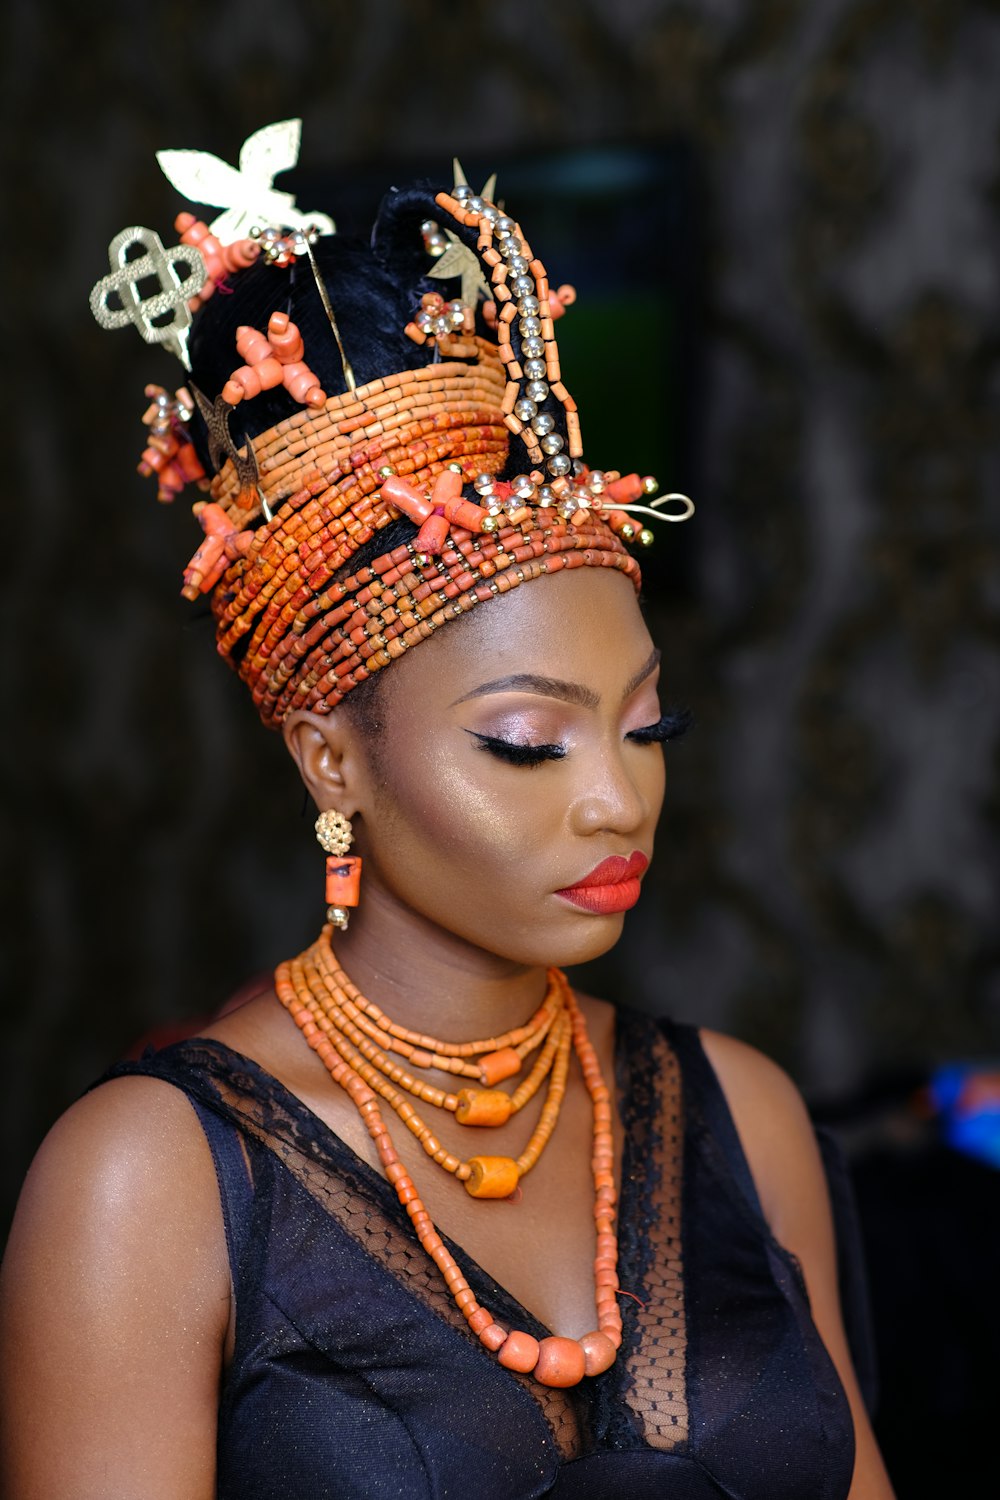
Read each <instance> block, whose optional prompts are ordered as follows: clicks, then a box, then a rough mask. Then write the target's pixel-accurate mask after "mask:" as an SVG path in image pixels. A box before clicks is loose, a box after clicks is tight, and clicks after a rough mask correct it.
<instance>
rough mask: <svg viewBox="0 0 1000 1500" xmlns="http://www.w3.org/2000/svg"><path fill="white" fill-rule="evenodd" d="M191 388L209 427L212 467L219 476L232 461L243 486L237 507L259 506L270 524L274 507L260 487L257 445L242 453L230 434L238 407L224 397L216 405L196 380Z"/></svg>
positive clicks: (245, 449)
mask: <svg viewBox="0 0 1000 1500" xmlns="http://www.w3.org/2000/svg"><path fill="white" fill-rule="evenodd" d="M188 389H189V391H190V392H191V394H192V396H193V397H194V399H195V401H196V402H197V405H198V410H199V411H200V412H201V414H202V416H203V418H204V419H205V426H206V427H207V428H208V456H209V459H210V461H211V464H212V467H213V468H214V469H215V471H216V473H218V472H219V470H220V469H221V468H222V467H223V465H224V464H225V462H226V460H227V459H231V460H232V464H233V468H234V469H235V470H236V480H237V483H238V484H239V496H238V499H237V502H236V503H237V505H239V507H240V509H241V510H253V509H255V507H256V506H257V505H259V506H260V507H261V509H262V511H263V512H264V519H265V521H270V520H271V508H270V506H269V505H268V503H267V501H266V500H265V499H264V495H263V492H262V490H261V488H260V471H259V470H258V468H257V455H256V454H255V453H254V451H253V443H251V442H250V441H249V439H248V440H247V442H246V443H245V444H244V447H243V449H242V451H241V450H240V449H239V448H237V446H236V444H235V442H234V441H233V435H232V433H231V432H230V431H229V418H230V417H231V416H232V414H233V410H234V408H233V407H231V406H230V405H229V404H228V402H226V401H223V399H222V397H221V396H218V397H217V398H216V400H215V401H214V402H212V401H209V399H208V397H207V396H206V395H205V393H204V391H200V390H199V389H198V387H197V386H196V385H195V383H194V381H193V380H189V381H188Z"/></svg>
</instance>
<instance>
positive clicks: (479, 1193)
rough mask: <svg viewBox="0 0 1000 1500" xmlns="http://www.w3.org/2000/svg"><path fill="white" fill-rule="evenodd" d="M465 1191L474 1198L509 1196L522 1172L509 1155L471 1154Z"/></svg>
mask: <svg viewBox="0 0 1000 1500" xmlns="http://www.w3.org/2000/svg"><path fill="white" fill-rule="evenodd" d="M469 1168H470V1171H469V1176H468V1177H467V1178H466V1179H465V1191H466V1192H467V1193H468V1194H469V1196H470V1197H472V1198H509V1197H510V1195H511V1193H512V1192H513V1191H514V1189H515V1188H516V1187H517V1181H518V1178H519V1177H520V1175H521V1174H520V1172H519V1171H518V1169H517V1162H516V1161H514V1160H513V1158H512V1157H509V1156H470V1157H469Z"/></svg>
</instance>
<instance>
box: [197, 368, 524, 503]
mask: <svg viewBox="0 0 1000 1500" xmlns="http://www.w3.org/2000/svg"><path fill="white" fill-rule="evenodd" d="M475 342H476V348H477V353H478V362H477V363H476V364H462V363H459V362H457V361H456V362H450V363H446V364H444V363H443V364H431V365H425V366H423V367H422V368H420V369H416V370H403V371H401V372H400V373H398V374H395V375H386V376H385V377H383V378H382V379H379V380H373V381H370V382H369V384H368V385H364V386H359V387H358V388H357V390H354V391H346V392H345V393H344V394H343V395H340V396H332V397H330V399H329V400H328V401H327V402H326V403H325V404H324V405H323V406H322V407H321V408H320V410H319V411H313V410H312V409H310V408H308V407H305V408H303V410H302V411H297V412H295V413H294V414H293V415H292V416H290V417H286V418H285V419H284V421H282V422H279V423H278V424H277V425H276V426H274V427H272V428H270V429H269V430H268V431H267V432H264V433H261V435H260V436H259V437H258V438H256V439H255V440H254V443H253V450H254V455H255V457H256V459H257V468H258V471H259V474H260V479H259V488H260V490H261V492H262V494H263V496H264V498H265V499H266V500H267V502H268V505H269V506H270V508H271V510H272V511H277V510H278V509H279V508H280V506H281V504H282V503H283V502H284V501H286V500H289V499H291V497H292V496H293V495H295V494H296V493H297V492H298V491H299V490H301V489H302V488H303V486H304V485H305V484H306V483H309V482H311V481H313V480H314V479H315V478H316V477H318V476H319V477H323V478H325V479H326V480H327V481H328V483H329V484H330V485H331V486H332V485H334V484H336V482H337V481H338V480H339V479H341V478H342V477H343V475H344V474H345V473H348V472H358V473H360V474H363V473H364V467H365V460H366V459H367V460H368V461H369V462H370V461H372V460H374V459H379V460H381V461H383V462H388V461H389V459H388V455H389V454H390V453H392V452H393V451H395V450H397V449H403V448H405V447H406V445H407V442H408V440H409V438H410V435H411V434H413V430H414V428H417V429H419V432H420V435H421V436H424V437H426V436H428V435H429V434H431V433H433V432H434V431H436V430H438V429H440V428H441V426H442V425H446V424H444V423H443V422H442V414H443V413H447V414H448V416H449V417H450V418H455V419H457V418H468V419H469V421H468V423H467V424H462V423H459V422H456V423H455V425H468V426H471V427H477V426H479V427H481V426H485V427H489V428H491V429H492V431H491V432H490V433H489V434H488V437H487V435H486V434H484V437H487V447H486V449H485V450H484V451H483V457H484V458H485V457H486V456H487V454H488V453H491V452H493V453H496V454H497V455H498V456H500V459H501V462H500V464H498V465H497V466H496V467H497V468H499V467H500V466H501V465H502V461H503V458H505V457H506V453H507V441H508V434H507V427H506V424H505V421H504V414H503V411H502V409H501V405H502V401H503V395H504V389H505V381H504V377H503V374H502V373H501V370H500V360H499V357H498V355H497V349H496V345H495V344H491V343H489V342H488V341H487V340H486V339H481V338H477V339H476V341H475ZM393 467H395V468H396V470H397V472H398V473H409V472H413V470H408V469H406V468H405V467H400V466H399V464H394V465H393ZM480 468H485V469H486V470H487V471H488V472H491V473H492V472H495V469H493V468H490V466H489V464H488V463H486V464H481V465H480ZM477 472H478V471H477ZM362 488H363V486H362ZM377 488H378V483H377V482H375V481H374V479H373V483H372V489H373V490H374V489H377ZM211 492H212V499H213V500H214V501H216V502H217V503H218V504H219V505H221V506H222V508H223V509H224V510H225V511H226V512H227V514H228V515H229V517H230V519H231V520H233V521H235V522H236V523H237V524H238V525H240V526H246V525H247V524H248V523H249V522H250V521H253V520H255V519H256V518H257V517H258V516H259V515H260V514H261V508H260V506H254V507H252V508H250V509H244V508H243V507H242V506H241V505H240V503H239V501H240V480H239V477H238V475H237V473H236V468H235V465H234V464H233V462H232V460H229V461H228V462H227V463H226V464H225V465H224V466H223V468H222V469H221V470H220V471H219V473H218V474H217V475H216V477H215V479H213V481H212V485H211Z"/></svg>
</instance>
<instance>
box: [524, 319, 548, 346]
mask: <svg viewBox="0 0 1000 1500" xmlns="http://www.w3.org/2000/svg"><path fill="white" fill-rule="evenodd" d="M517 326H518V330H519V332H520V334H521V337H522V338H523V339H529V338H537V336H538V335H539V334H540V333H541V331H542V323H541V319H540V318H537V317H535V316H534V315H533V314H529V315H528V316H527V317H524V318H522V319H521V321H520V323H518V325H517ZM542 348H543V349H544V348H545V345H544V343H543V344H542Z"/></svg>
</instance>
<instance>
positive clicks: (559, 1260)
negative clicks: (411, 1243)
mask: <svg viewBox="0 0 1000 1500" xmlns="http://www.w3.org/2000/svg"><path fill="white" fill-rule="evenodd" d="M306 1102H307V1103H308V1104H309V1105H310V1108H312V1109H313V1110H314V1111H315V1113H317V1114H319V1115H320V1117H321V1118H322V1119H323V1120H324V1122H325V1123H326V1124H328V1125H329V1126H330V1128H331V1129H332V1130H334V1131H335V1132H336V1134H337V1135H339V1137H340V1138H341V1139H342V1140H343V1141H345V1142H346V1143H347V1144H348V1145H349V1146H350V1147H351V1148H352V1150H354V1151H355V1152H356V1153H357V1155H358V1156H360V1157H361V1158H362V1159H363V1160H364V1161H366V1162H367V1163H368V1164H369V1165H370V1166H372V1167H373V1168H374V1169H375V1170H376V1171H381V1168H380V1167H379V1164H378V1157H377V1153H376V1150H375V1147H374V1144H373V1142H372V1140H371V1138H370V1136H369V1135H368V1132H367V1130H366V1129H365V1127H364V1125H363V1124H362V1122H361V1119H360V1117H359V1116H358V1114H357V1111H356V1110H355V1109H354V1107H353V1106H352V1105H351V1104H350V1103H349V1101H347V1100H346V1099H345V1098H343V1097H341V1096H340V1095H339V1094H338V1093H337V1092H336V1091H333V1090H331V1089H329V1088H326V1089H322V1090H320V1089H317V1090H316V1091H315V1092H314V1094H313V1097H312V1098H311V1099H307V1100H306ZM543 1104H544V1099H543V1098H542V1097H536V1099H535V1100H533V1101H532V1102H531V1104H529V1105H528V1106H527V1107H526V1108H525V1109H524V1110H523V1111H522V1112H521V1113H520V1114H518V1115H516V1116H514V1117H513V1118H512V1119H511V1120H510V1121H509V1122H508V1123H507V1124H506V1125H504V1126H502V1127H499V1128H490V1129H471V1128H469V1127H463V1126H460V1125H458V1124H457V1123H456V1121H455V1120H454V1118H453V1117H452V1116H451V1115H450V1114H446V1113H445V1112H443V1111H433V1116H434V1118H433V1121H429V1123H432V1126H433V1129H434V1131H435V1134H436V1136H437V1138H438V1139H439V1140H440V1141H441V1143H442V1145H444V1146H445V1147H446V1148H447V1149H448V1150H449V1151H451V1152H453V1153H454V1154H455V1155H456V1156H458V1157H460V1158H462V1159H467V1158H468V1157H469V1156H471V1155H474V1154H483V1155H492V1156H511V1157H514V1158H516V1157H517V1156H518V1155H519V1154H520V1153H521V1151H523V1149H524V1147H525V1144H526V1142H527V1140H528V1138H529V1137H530V1135H531V1133H532V1131H533V1130H534V1128H535V1126H536V1125H537V1123H538V1119H539V1116H540V1113H541V1110H542V1107H543ZM431 1113H432V1112H431V1111H424V1114H425V1115H427V1116H429V1115H430V1114H431ZM383 1118H384V1119H385V1121H386V1124H387V1125H388V1127H389V1130H390V1134H391V1136H392V1140H393V1144H394V1145H395V1147H396V1150H397V1151H398V1152H399V1156H400V1158H401V1160H402V1161H403V1164H404V1165H405V1167H406V1169H407V1171H408V1173H409V1175H410V1177H411V1178H412V1180H413V1182H414V1184H415V1186H416V1188H417V1192H418V1193H419V1195H420V1198H421V1201H422V1202H423V1204H424V1206H425V1208H426V1209H427V1211H428V1213H429V1214H430V1216H431V1218H432V1220H433V1221H434V1225H435V1227H436V1228H437V1230H438V1232H439V1233H440V1234H442V1235H445V1236H447V1237H448V1238H449V1239H451V1240H452V1241H454V1242H455V1243H456V1244H458V1245H460V1246H461V1247H462V1249H463V1250H464V1251H465V1252H466V1254H467V1255H469V1256H470V1257H471V1258H472V1259H473V1260H474V1261H475V1262H477V1264H478V1265H479V1266H480V1267H481V1268H482V1269H483V1271H485V1272H486V1273H487V1275H489V1276H490V1277H491V1278H492V1279H493V1280H495V1281H496V1282H498V1283H499V1284H500V1285H501V1286H502V1287H504V1288H506V1290H507V1291H508V1292H509V1293H510V1295H511V1296H512V1297H513V1298H514V1299H515V1300H516V1301H517V1302H519V1303H520V1304H521V1305H522V1306H523V1307H525V1308H526V1309H527V1310H528V1311H529V1312H530V1313H532V1314H533V1316H534V1317H535V1318H536V1319H537V1320H538V1321H539V1322H540V1323H542V1324H543V1325H544V1326H545V1327H547V1328H549V1329H551V1330H552V1331H554V1332H558V1333H560V1334H564V1335H567V1336H569V1337H578V1336H579V1335H581V1334H584V1333H587V1332H589V1331H590V1330H591V1329H593V1328H595V1327H596V1310H595V1304H594V1264H593V1262H594V1254H595V1228H594V1183H593V1175H592V1171H591V1147H592V1139H593V1123H592V1110H591V1103H590V1097H589V1095H588V1093H587V1091H586V1089H585V1087H584V1085H583V1081H582V1079H581V1078H580V1077H579V1076H578V1074H577V1072H576V1069H575V1068H574V1069H572V1070H571V1073H570V1079H569V1084H568V1087H567V1091H566V1096H565V1098H564V1100H563V1104H562V1108H561V1111H560V1115H559V1121H558V1125H557V1127H556V1129H555V1130H554V1131H553V1134H552V1136H551V1137H550V1139H549V1142H548V1144H547V1146H546V1148H545V1149H544V1150H543V1152H542V1154H541V1156H540V1158H539V1160H538V1161H537V1163H536V1164H535V1165H534V1166H533V1168H532V1169H531V1171H530V1172H528V1173H527V1174H526V1175H525V1176H524V1177H523V1178H522V1181H521V1183H520V1184H519V1187H518V1189H517V1190H516V1191H515V1193H514V1194H513V1195H512V1197H511V1198H501V1199H476V1198H473V1197H471V1196H470V1195H469V1193H467V1192H466V1190H465V1187H464V1186H463V1184H462V1183H461V1182H460V1181H459V1180H458V1179H457V1178H456V1177H455V1176H453V1175H452V1174H451V1173H449V1172H446V1171H445V1170H444V1169H443V1168H441V1167H440V1166H438V1165H437V1164H436V1163H435V1162H433V1161H432V1160H430V1158H429V1157H428V1156H427V1154H426V1153H425V1151H424V1150H423V1148H422V1147H421V1145H420V1143H419V1141H418V1140H417V1139H416V1137H415V1136H414V1134H413V1133H412V1132H411V1131H410V1130H408V1129H407V1128H406V1126H405V1125H404V1124H402V1123H401V1122H400V1121H399V1120H398V1119H397V1117H396V1116H395V1114H394V1113H393V1112H392V1111H391V1110H390V1109H389V1108H388V1107H384V1108H383ZM615 1142H616V1150H615V1160H616V1163H617V1162H618V1161H620V1155H621V1130H620V1126H619V1125H618V1123H617V1121H616V1122H615ZM616 1176H617V1173H616Z"/></svg>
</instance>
